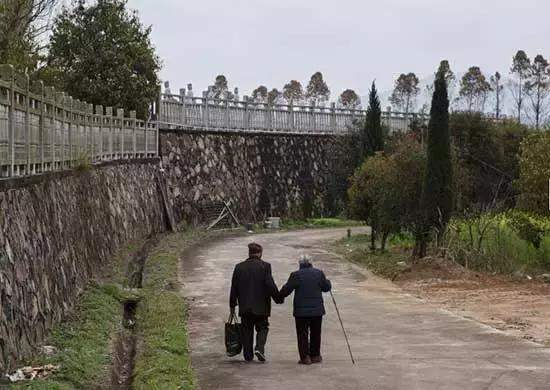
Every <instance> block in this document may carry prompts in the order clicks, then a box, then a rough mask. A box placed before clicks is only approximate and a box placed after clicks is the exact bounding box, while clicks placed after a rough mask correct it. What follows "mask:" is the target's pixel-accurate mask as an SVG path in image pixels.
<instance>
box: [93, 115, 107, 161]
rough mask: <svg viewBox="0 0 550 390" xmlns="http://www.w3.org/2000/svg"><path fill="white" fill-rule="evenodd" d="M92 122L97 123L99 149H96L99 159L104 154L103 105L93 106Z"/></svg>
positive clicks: (101, 158)
mask: <svg viewBox="0 0 550 390" xmlns="http://www.w3.org/2000/svg"><path fill="white" fill-rule="evenodd" d="M93 118H94V123H95V124H97V129H98V132H97V136H98V137H99V140H98V141H99V142H98V143H99V150H98V151H97V152H98V153H97V154H98V157H99V161H101V160H103V155H104V154H105V146H104V145H103V106H102V105H97V106H95V107H94V117H93Z"/></svg>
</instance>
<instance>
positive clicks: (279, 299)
mask: <svg viewBox="0 0 550 390" xmlns="http://www.w3.org/2000/svg"><path fill="white" fill-rule="evenodd" d="M273 300H274V301H275V303H276V304H278V305H281V304H283V303H285V299H284V298H283V297H276V298H273Z"/></svg>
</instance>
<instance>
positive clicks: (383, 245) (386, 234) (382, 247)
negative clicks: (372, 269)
mask: <svg viewBox="0 0 550 390" xmlns="http://www.w3.org/2000/svg"><path fill="white" fill-rule="evenodd" d="M387 239H388V232H384V233H382V242H381V244H380V246H381V249H382V252H384V251H385V250H386V240H387Z"/></svg>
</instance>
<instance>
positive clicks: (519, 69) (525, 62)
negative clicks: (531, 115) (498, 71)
mask: <svg viewBox="0 0 550 390" xmlns="http://www.w3.org/2000/svg"><path fill="white" fill-rule="evenodd" d="M530 67H531V60H530V59H529V57H527V54H525V52H524V51H523V50H518V52H517V53H516V54H515V55H514V57H513V58H512V67H511V68H510V73H511V74H512V76H513V77H514V79H513V80H512V82H511V89H510V90H511V92H512V97H513V98H514V101H515V103H516V110H517V116H518V122H521V114H522V112H523V102H524V98H525V80H526V79H527V77H528V75H529V69H530Z"/></svg>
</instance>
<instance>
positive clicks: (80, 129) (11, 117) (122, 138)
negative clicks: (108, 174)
mask: <svg viewBox="0 0 550 390" xmlns="http://www.w3.org/2000/svg"><path fill="white" fill-rule="evenodd" d="M157 150H158V129H157V127H156V124H154V123H149V122H144V121H141V120H138V119H136V114H135V111H131V112H130V113H129V116H128V117H125V116H124V110H122V109H118V110H117V112H116V115H114V114H113V109H112V108H111V107H106V108H105V109H104V107H102V106H95V107H94V106H93V105H91V104H88V103H85V102H81V101H79V100H76V99H73V98H71V97H70V96H68V95H66V94H64V93H63V92H56V91H55V90H54V89H53V88H51V87H44V84H43V83H42V82H35V83H30V82H29V78H28V76H26V75H21V74H18V73H16V72H14V70H13V67H12V66H10V65H0V176H1V177H13V176H24V175H32V174H38V173H42V172H47V171H54V170H61V169H66V168H71V167H74V166H76V165H78V164H79V163H80V162H82V161H87V162H90V163H97V162H101V161H109V160H118V159H134V158H144V157H154V156H157V155H158V152H157Z"/></svg>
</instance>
